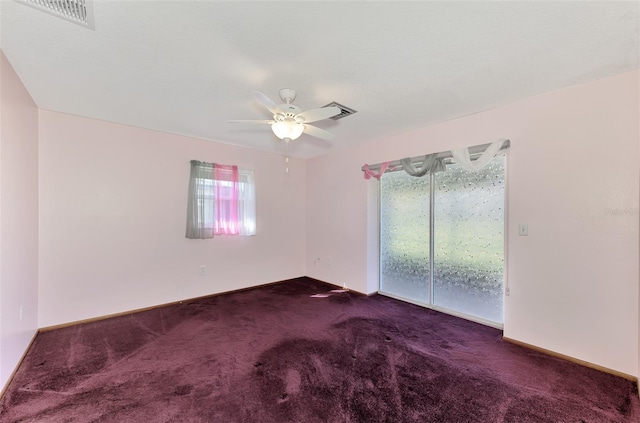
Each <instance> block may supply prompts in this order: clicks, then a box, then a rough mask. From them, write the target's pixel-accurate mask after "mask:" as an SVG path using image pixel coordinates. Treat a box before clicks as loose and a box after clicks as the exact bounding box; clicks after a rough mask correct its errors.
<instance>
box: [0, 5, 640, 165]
mask: <svg viewBox="0 0 640 423" xmlns="http://www.w3.org/2000/svg"><path fill="white" fill-rule="evenodd" d="M639 5H640V3H639V2H637V1H630V2H612V1H608V2H607V1H605V2H581V1H579V2H567V1H560V2H538V1H528V2H489V1H484V2H452V1H446V2H444V1H443V2H435V1H434V2H427V1H422V2H398V1H386V2H370V1H368V2H357V1H317V2H303V1H278V2H274V1H257V2H248V1H225V2H221V1H184V0H183V1H122V0H121V1H105V0H94V13H95V30H94V31H92V30H89V29H86V28H83V27H81V26H79V25H76V24H73V23H70V22H67V21H64V20H61V19H59V18H56V17H53V16H51V15H48V14H45V13H43V12H40V11H38V10H35V9H33V8H30V7H27V6H24V5H22V4H19V3H16V2H14V1H11V0H0V7H1V10H0V11H1V14H2V16H1V18H0V24H1V25H2V26H1V32H0V34H1V39H0V46H1V47H2V49H3V51H4V52H5V54H6V55H7V57H8V58H9V60H10V61H11V63H12V64H13V66H14V67H15V69H16V71H17V72H18V74H19V75H20V77H21V79H22V81H23V82H24V84H25V86H26V87H27V89H28V90H29V92H30V94H31V96H32V97H33V99H34V101H35V102H36V104H37V105H38V107H40V108H42V109H48V110H55V111H60V112H65V113H70V114H74V115H79V116H86V117H91V118H96V119H102V120H106V121H112V122H118V123H123V124H127V125H133V126H138V127H143V128H149V129H154V130H158V131H164V132H170V133H175V134H183V135H188V136H192V137H197V138H203V139H207V140H215V141H219V142H225V143H231V144H238V145H243V146H247V147H251V148H257V149H261V150H267V151H275V152H283V151H284V146H283V143H279V142H276V138H275V136H274V135H273V134H272V133H271V131H270V129H269V127H268V126H266V125H264V126H257V125H255V126H253V125H247V126H244V125H239V124H230V123H227V122H226V121H227V120H230V119H268V118H270V117H271V116H270V115H269V113H268V112H267V111H266V110H265V109H263V108H262V107H261V106H260V105H259V104H258V103H257V101H256V100H255V99H254V98H253V96H252V94H251V91H253V90H257V91H262V92H264V93H265V94H267V95H268V96H269V97H271V99H272V100H274V101H276V102H277V103H279V101H277V100H278V90H279V89H280V88H294V89H295V90H297V91H298V98H297V99H296V101H295V102H294V104H296V105H298V106H299V107H300V108H301V109H302V110H307V109H312V108H317V107H321V106H324V105H325V104H327V103H329V102H331V101H337V102H339V103H342V104H344V105H346V106H349V107H351V108H354V109H356V110H357V111H358V113H357V114H355V115H353V116H350V117H347V118H345V119H342V120H339V121H333V120H326V121H322V122H318V123H317V126H319V127H321V128H323V129H326V130H328V131H330V132H332V133H334V134H335V139H334V140H332V141H330V142H328V141H323V140H319V139H316V138H313V137H310V136H308V135H303V136H302V137H301V138H300V139H298V140H297V141H295V142H293V143H292V145H291V154H292V155H294V156H297V157H313V156H317V155H321V154H325V153H327V152H329V151H333V150H334V149H338V148H341V147H344V146H350V145H355V144H357V143H363V142H367V141H370V140H373V139H375V138H378V137H382V136H387V135H391V134H397V133H401V132H404V131H407V130H411V129H415V128H419V127H424V126H427V125H429V124H433V123H436V122H441V121H444V120H448V119H451V118H455V117H459V116H463V115H468V114H470V113H475V112H478V111H481V110H486V109H489V108H492V107H495V106H498V105H501V104H505V103H509V102H511V101H514V100H517V99H520V98H524V97H528V96H532V95H536V94H540V93H543V92H548V91H551V90H555V89H559V88H562V87H565V86H569V85H573V84H577V83H581V82H585V81H589V80H594V79H598V78H602V77H606V76H609V75H613V74H616V73H620V72H624V71H628V70H632V69H635V68H637V67H638V64H639V28H640V23H639V22H640V21H639V17H640V12H639V10H640V9H639Z"/></svg>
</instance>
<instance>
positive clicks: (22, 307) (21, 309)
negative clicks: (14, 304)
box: [20, 305, 24, 322]
mask: <svg viewBox="0 0 640 423" xmlns="http://www.w3.org/2000/svg"><path fill="white" fill-rule="evenodd" d="M23 309H24V306H22V305H21V306H20V321H21V322H22V311H23Z"/></svg>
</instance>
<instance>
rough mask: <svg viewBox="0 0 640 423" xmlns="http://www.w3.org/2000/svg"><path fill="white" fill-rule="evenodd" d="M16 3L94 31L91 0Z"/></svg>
mask: <svg viewBox="0 0 640 423" xmlns="http://www.w3.org/2000/svg"><path fill="white" fill-rule="evenodd" d="M15 1H17V2H18V3H22V4H25V5H27V6H31V7H33V8H35V9H38V10H41V11H43V12H46V13H48V14H50V15H53V16H57V17H59V18H62V19H65V20H67V21H69V22H73V23H76V24H78V25H82V26H84V27H85V28H89V29H94V25H93V0H15Z"/></svg>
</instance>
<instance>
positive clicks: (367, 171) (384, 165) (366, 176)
mask: <svg viewBox="0 0 640 423" xmlns="http://www.w3.org/2000/svg"><path fill="white" fill-rule="evenodd" d="M389 163H391V162H384V163H382V164H381V165H380V172H379V173H375V172H374V171H373V170H371V169H369V165H368V164H366V165H364V179H371V178H372V177H373V178H376V179H380V177H381V176H382V174H383V173H384V172H385V171H386V170H387V168H388V167H389ZM394 169H395V168H394V167H389V170H390V171H391V170H394Z"/></svg>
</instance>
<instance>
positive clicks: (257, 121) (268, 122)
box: [227, 120, 275, 125]
mask: <svg viewBox="0 0 640 423" xmlns="http://www.w3.org/2000/svg"><path fill="white" fill-rule="evenodd" d="M227 123H261V124H267V125H271V124H272V123H275V121H273V120H228V121H227Z"/></svg>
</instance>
